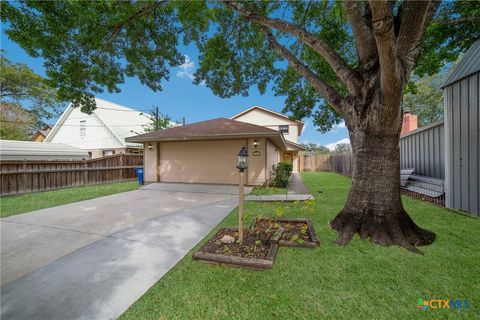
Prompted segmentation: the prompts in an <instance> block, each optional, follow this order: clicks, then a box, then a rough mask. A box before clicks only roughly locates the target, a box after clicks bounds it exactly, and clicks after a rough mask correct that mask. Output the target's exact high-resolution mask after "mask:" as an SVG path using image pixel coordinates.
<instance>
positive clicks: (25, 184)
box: [17, 160, 27, 193]
mask: <svg viewBox="0 0 480 320" xmlns="http://www.w3.org/2000/svg"><path fill="white" fill-rule="evenodd" d="M18 192H27V160H23V190H18V189H17V193H18Z"/></svg>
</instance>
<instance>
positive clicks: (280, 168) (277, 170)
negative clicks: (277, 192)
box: [272, 162, 293, 188]
mask: <svg viewBox="0 0 480 320" xmlns="http://www.w3.org/2000/svg"><path fill="white" fill-rule="evenodd" d="M292 170H293V165H292V164H291V163H286V162H280V163H279V164H277V165H276V166H273V174H274V176H273V179H272V180H273V186H274V187H276V188H286V187H287V186H288V180H289V179H290V175H291V174H292Z"/></svg>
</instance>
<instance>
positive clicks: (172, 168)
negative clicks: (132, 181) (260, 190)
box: [143, 138, 280, 185]
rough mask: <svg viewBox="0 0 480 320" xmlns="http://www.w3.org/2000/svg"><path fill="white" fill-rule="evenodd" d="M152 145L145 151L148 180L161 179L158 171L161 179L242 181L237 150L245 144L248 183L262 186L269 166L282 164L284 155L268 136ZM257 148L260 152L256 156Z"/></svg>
mask: <svg viewBox="0 0 480 320" xmlns="http://www.w3.org/2000/svg"><path fill="white" fill-rule="evenodd" d="M255 140H256V141H257V143H258V145H257V147H256V148H255V147H254V141H255ZM151 144H152V150H148V143H146V144H145V151H144V164H143V165H144V172H145V173H144V174H145V181H146V182H156V181H158V180H157V170H158V173H159V175H160V176H159V177H160V181H161V182H182V183H220V184H238V181H239V176H238V169H237V167H236V164H237V153H238V151H239V150H240V148H241V147H242V146H245V147H247V149H248V153H249V155H250V156H249V167H248V170H246V172H245V173H246V181H245V183H246V184H247V185H259V184H262V183H263V182H264V181H265V179H266V177H267V176H268V175H269V172H268V171H269V170H268V169H267V168H271V167H272V165H273V164H276V163H278V161H279V158H280V154H279V151H277V149H276V147H275V146H274V145H273V144H272V143H271V142H270V141H268V140H267V139H265V138H257V139H248V140H246V139H238V140H215V141H212V140H208V141H182V142H162V143H160V144H157V143H156V142H151ZM157 145H159V146H160V148H159V150H158V149H157ZM255 151H258V152H259V153H260V154H259V155H257V156H254V155H253V154H254V152H255ZM157 155H158V156H159V157H160V161H159V162H157Z"/></svg>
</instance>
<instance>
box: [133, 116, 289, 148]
mask: <svg viewBox="0 0 480 320" xmlns="http://www.w3.org/2000/svg"><path fill="white" fill-rule="evenodd" d="M242 137H269V138H276V139H275V140H276V142H277V143H275V141H273V142H274V143H275V144H276V145H277V144H278V142H279V141H282V143H281V145H282V146H283V147H285V140H284V139H283V135H282V133H281V132H279V131H276V130H273V129H269V128H266V127H262V126H258V125H255V124H251V123H246V122H241V121H236V120H231V119H225V118H217V119H212V120H207V121H202V122H196V123H192V124H188V125H184V126H180V127H174V128H168V129H164V130H160V131H155V132H150V133H145V134H141V135H138V136H134V137H129V138H126V139H125V140H126V141H127V142H148V141H176V140H198V139H207V140H208V139H212V140H213V139H228V138H242ZM279 139H280V140H279Z"/></svg>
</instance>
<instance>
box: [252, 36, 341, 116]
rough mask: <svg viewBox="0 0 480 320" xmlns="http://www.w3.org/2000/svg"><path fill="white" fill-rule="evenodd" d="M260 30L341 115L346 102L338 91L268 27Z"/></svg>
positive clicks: (291, 65) (272, 45)
mask: <svg viewBox="0 0 480 320" xmlns="http://www.w3.org/2000/svg"><path fill="white" fill-rule="evenodd" d="M261 30H262V32H263V33H264V34H265V36H266V37H267V40H268V43H269V45H270V47H271V48H272V49H274V50H275V51H276V52H277V53H278V54H279V55H280V56H282V57H284V58H285V59H287V61H288V63H289V65H290V67H292V68H293V69H294V70H295V71H297V72H298V73H299V74H300V75H302V76H303V77H304V78H305V79H306V80H307V81H308V82H309V83H310V85H311V86H312V87H313V88H315V89H316V90H317V91H319V92H320V93H321V94H322V96H323V97H324V98H325V100H327V101H328V103H329V104H330V105H332V106H333V108H334V109H335V111H336V112H338V113H339V114H341V115H344V114H345V108H346V103H345V100H344V99H343V98H342V96H341V95H340V94H338V92H337V91H336V90H335V89H334V88H333V87H331V86H330V85H328V84H327V83H325V82H324V81H323V80H322V79H320V78H319V77H318V76H317V75H316V74H315V73H313V71H311V70H310V69H309V68H308V67H307V66H306V65H305V64H303V63H302V62H301V61H300V60H299V59H298V58H297V57H296V56H295V55H294V54H293V53H291V52H290V51H289V50H288V49H287V48H285V47H284V46H282V45H281V44H279V43H278V41H277V40H276V39H275V37H274V35H273V34H272V32H271V30H270V29H269V28H268V27H265V26H261Z"/></svg>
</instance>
